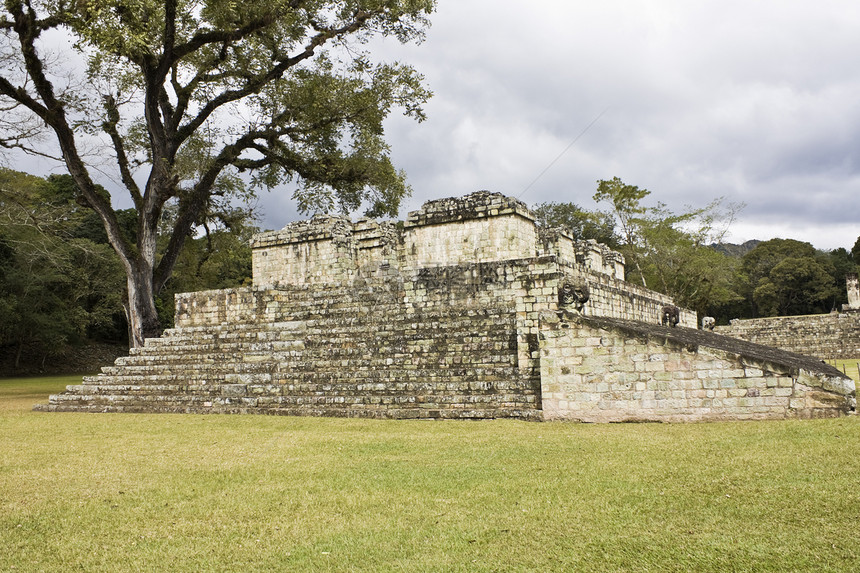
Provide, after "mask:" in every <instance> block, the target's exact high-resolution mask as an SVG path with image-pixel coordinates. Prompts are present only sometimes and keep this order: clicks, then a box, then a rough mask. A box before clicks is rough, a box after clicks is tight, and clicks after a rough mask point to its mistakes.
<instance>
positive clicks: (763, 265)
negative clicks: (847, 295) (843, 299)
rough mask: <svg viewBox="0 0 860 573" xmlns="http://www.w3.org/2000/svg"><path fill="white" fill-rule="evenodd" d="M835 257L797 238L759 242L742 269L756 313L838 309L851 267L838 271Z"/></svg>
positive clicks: (753, 312)
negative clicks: (847, 273) (838, 302)
mask: <svg viewBox="0 0 860 573" xmlns="http://www.w3.org/2000/svg"><path fill="white" fill-rule="evenodd" d="M831 258H832V255H829V254H825V253H821V252H820V251H817V250H816V249H815V247H813V246H812V245H811V244H809V243H805V242H801V241H796V240H794V239H771V240H769V241H764V242H763V243H759V244H758V245H757V246H756V248H754V249H753V250H752V251H750V252H749V253H747V254H746V255H744V257H743V261H742V264H741V269H740V270H741V273H742V276H743V284H744V285H745V288H746V292H745V293H744V294H745V295H746V297H747V299H748V300H750V301H751V303H752V315H753V316H778V315H794V314H815V313H821V312H829V311H830V310H831V309H833V308H836V305H837V301H838V300H839V297H840V293H842V291H844V286H845V274H844V273H845V270H846V269H847V268H848V267H844V266H843V267H842V269H841V271H837V268H836V265H834V264H833V262H832V260H831ZM838 275H841V276H838Z"/></svg>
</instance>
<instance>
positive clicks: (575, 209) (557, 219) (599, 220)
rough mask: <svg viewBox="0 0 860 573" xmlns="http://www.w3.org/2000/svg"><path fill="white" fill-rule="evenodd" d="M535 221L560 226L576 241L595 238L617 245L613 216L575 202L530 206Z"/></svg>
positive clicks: (599, 241) (545, 225)
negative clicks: (587, 208)
mask: <svg viewBox="0 0 860 573" xmlns="http://www.w3.org/2000/svg"><path fill="white" fill-rule="evenodd" d="M532 213H534V215H535V221H536V222H537V223H538V224H539V225H542V226H544V227H548V228H552V227H561V228H563V229H565V230H566V231H567V232H568V233H570V235H571V237H573V238H574V239H575V240H577V241H588V240H595V241H597V242H598V243H603V244H604V245H608V246H610V247H613V248H614V247H617V246H618V236H617V235H616V234H615V218H614V217H613V216H612V215H611V214H609V213H604V212H602V211H588V210H586V209H582V208H581V207H579V206H578V205H576V204H575V203H555V202H549V203H540V204H538V205H535V206H534V207H533V208H532Z"/></svg>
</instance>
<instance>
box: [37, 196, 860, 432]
mask: <svg viewBox="0 0 860 573" xmlns="http://www.w3.org/2000/svg"><path fill="white" fill-rule="evenodd" d="M252 252H253V273H254V285H253V286H252V287H246V288H236V289H226V290H218V291H205V292H195V293H185V294H180V295H177V297H176V320H175V328H173V329H170V330H167V331H166V332H164V334H163V336H162V337H161V338H156V339H149V340H147V341H146V344H145V345H144V346H142V347H140V348H136V349H132V351H131V352H130V354H129V356H127V357H123V358H120V359H118V360H117V361H116V363H115V364H114V365H112V366H107V367H105V368H103V369H102V372H101V373H100V374H98V375H97V376H91V377H85V378H84V380H83V382H82V383H81V384H79V385H73V386H69V387H68V389H67V390H66V391H65V392H63V393H62V394H58V395H54V396H51V397H50V401H49V403H48V404H44V405H39V406H36V409H37V410H40V411H53V412H165V413H166V412H175V413H179V412H182V413H258V414H288V415H310V416H350V417H378V418H521V419H526V420H578V421H588V422H602V421H633V420H636V421H640V420H654V421H698V420H727V419H765V418H796V417H799V418H808V417H829V416H839V415H843V414H846V413H848V412H851V411H853V409H854V407H855V387H854V382H853V381H852V380H851V379H850V378H847V377H846V376H844V375H843V374H842V373H840V372H839V371H838V370H836V369H834V368H832V367H830V366H827V365H825V364H823V363H821V362H820V361H818V360H815V359H812V358H808V357H804V356H801V355H798V354H793V353H790V352H785V351H781V350H776V349H774V348H771V347H767V346H762V345H758V344H753V343H747V342H743V341H740V340H736V339H733V338H729V337H726V336H721V335H718V334H715V333H713V332H704V331H700V330H696V324H697V321H696V316H695V314H694V313H693V312H691V311H689V310H686V309H677V307H674V305H673V301H672V300H671V299H670V298H669V297H667V296H664V295H661V294H659V293H655V292H653V291H649V290H647V289H644V288H642V287H638V286H636V285H633V284H630V283H627V282H625V280H624V259H623V257H622V256H621V255H620V254H619V253H617V252H613V251H611V250H610V249H608V248H606V247H605V246H603V245H600V244H597V243H595V242H594V241H587V242H577V241H574V240H573V239H572V238H571V237H570V236H568V235H566V234H565V233H564V232H563V231H560V230H557V229H555V230H553V229H543V228H540V227H538V226H536V225H535V221H534V217H533V215H532V214H531V212H530V211H529V209H528V208H527V207H526V206H525V204H523V203H522V202H520V201H518V200H516V199H512V198H510V197H505V196H503V195H501V194H498V193H490V192H486V191H481V192H477V193H473V194H471V195H467V196H465V197H460V198H452V199H442V200H437V201H430V202H427V203H425V204H424V206H423V207H422V208H421V209H420V210H418V211H415V212H412V213H410V214H409V216H408V219H407V220H406V221H404V222H400V223H393V222H378V221H373V220H369V219H361V220H359V221H356V222H353V221H351V220H349V219H348V218H345V217H337V216H328V215H323V216H316V217H314V218H312V219H310V220H306V221H299V222H296V223H292V224H290V225H287V226H286V227H285V228H284V229H282V230H280V231H274V232H267V233H261V234H259V235H257V236H255V237H254V239H253V241H252ZM667 308H668V309H670V310H671V309H673V308H674V309H675V315H676V319H677V322H678V326H677V327H672V326H663V325H662V324H661V322H663V320H662V319H663V314H664V310H665V309H667Z"/></svg>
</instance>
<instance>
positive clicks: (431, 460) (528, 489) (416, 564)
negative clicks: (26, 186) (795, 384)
mask: <svg viewBox="0 0 860 573" xmlns="http://www.w3.org/2000/svg"><path fill="white" fill-rule="evenodd" d="M66 383H68V379H44V380H37V379H34V380H24V381H22V380H0V570H2V571H11V570H15V571H88V572H89V571H168V570H169V571H535V570H543V571H721V572H722V571H816V572H820V571H857V570H858V569H860V533H858V525H860V419H858V418H857V417H849V418H842V419H836V420H820V421H803V422H795V421H788V422H747V423H711V424H635V425H633V424H631V425H583V424H563V423H546V424H540V423H526V422H516V421H492V422H416V421H373V420H341V419H319V418H279V417H264V416H196V415H195V416H192V415H143V414H130V415H119V414H107V415H100V414H47V413H34V412H31V411H30V407H31V405H32V404H33V403H35V402H37V401H43V400H44V399H45V398H46V396H47V394H48V393H49V392H55V391H58V390H60V389H62V387H63V386H64V385H65V384H66Z"/></svg>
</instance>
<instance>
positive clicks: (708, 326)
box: [702, 316, 717, 330]
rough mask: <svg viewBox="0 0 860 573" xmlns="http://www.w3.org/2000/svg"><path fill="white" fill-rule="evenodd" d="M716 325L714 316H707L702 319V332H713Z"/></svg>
mask: <svg viewBox="0 0 860 573" xmlns="http://www.w3.org/2000/svg"><path fill="white" fill-rule="evenodd" d="M716 323H717V321H716V320H714V317H713V316H706V317H704V318H702V330H713V329H714V325H715V324H716Z"/></svg>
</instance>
